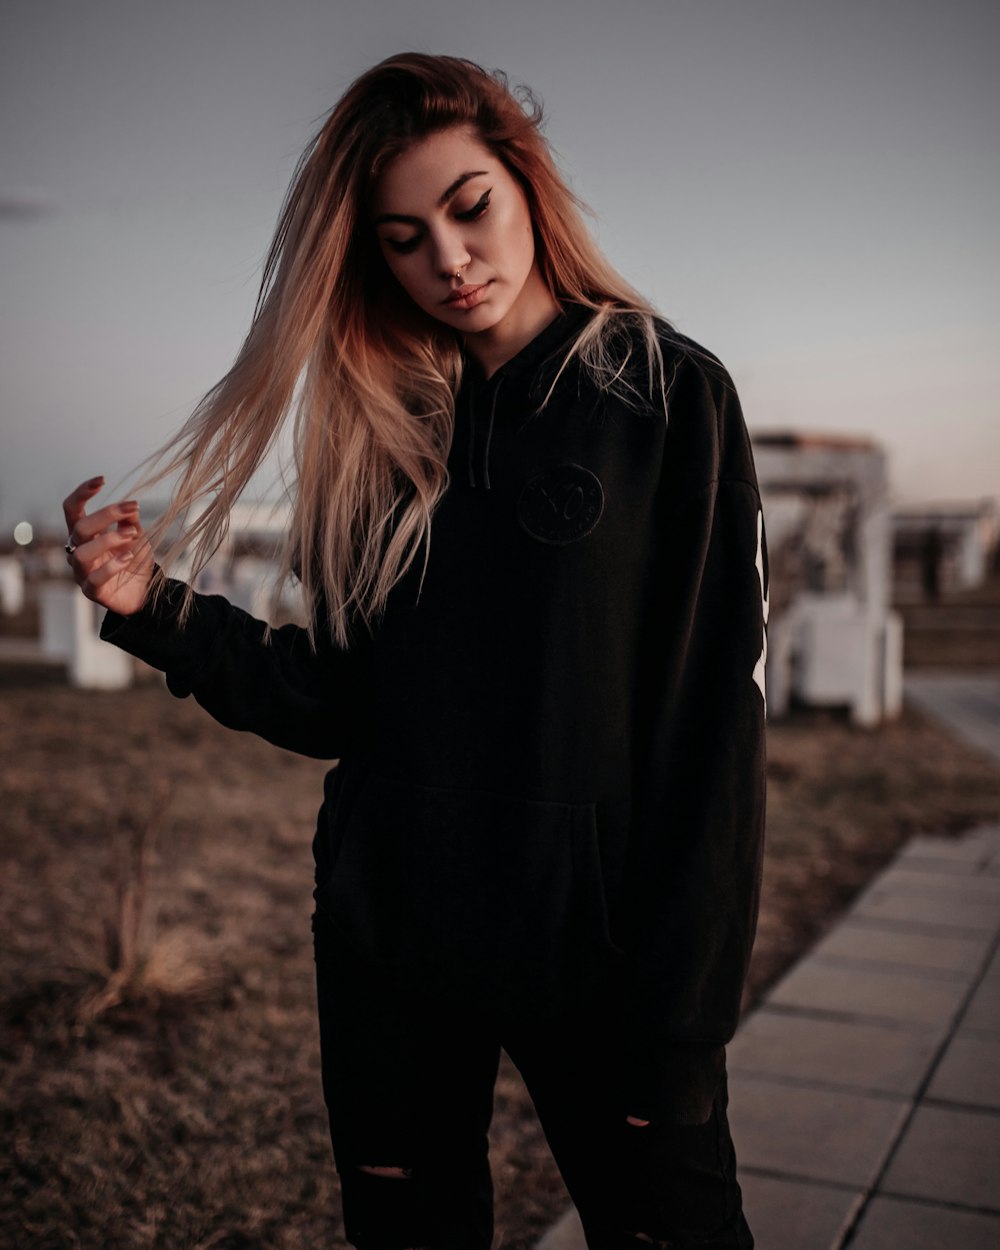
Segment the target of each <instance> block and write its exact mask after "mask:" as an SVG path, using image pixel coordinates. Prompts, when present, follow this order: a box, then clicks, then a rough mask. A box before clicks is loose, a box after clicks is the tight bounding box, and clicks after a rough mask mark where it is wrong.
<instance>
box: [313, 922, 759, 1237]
mask: <svg viewBox="0 0 1000 1250" xmlns="http://www.w3.org/2000/svg"><path fill="white" fill-rule="evenodd" d="M313 931H314V938H315V951H316V973H317V986H318V1000H319V1022H320V1037H321V1043H322V1061H323V1092H324V1095H325V1097H326V1103H327V1108H328V1110H329V1114H330V1131H331V1136H332V1139H333V1151H334V1157H335V1160H336V1164H337V1170H338V1172H339V1174H340V1180H341V1191H342V1196H343V1208H344V1224H345V1228H346V1234H347V1239H348V1240H349V1241H350V1242H351V1244H352V1245H355V1246H357V1247H358V1250H409V1248H411V1247H428V1248H430V1250H490V1246H491V1244H492V1240H493V1186H492V1181H491V1178H490V1169H489V1161H488V1156H487V1130H488V1128H489V1124H490V1119H491V1116H492V1112H493V1087H494V1083H495V1081H496V1075H497V1067H498V1064H499V1058H500V1048H501V1046H503V1048H504V1049H505V1050H506V1051H507V1053H508V1054H509V1055H510V1057H511V1059H512V1060H513V1062H514V1064H515V1065H516V1066H517V1068H518V1069H519V1071H520V1072H521V1075H522V1076H523V1078H524V1082H525V1084H526V1086H527V1088H528V1091H529V1093H530V1094H531V1097H532V1099H533V1100H534V1103H535V1108H536V1110H537V1112H538V1117H539V1120H540V1121H541V1124H542V1127H543V1129H544V1131H545V1135H546V1137H547V1138H548V1141H549V1145H550V1146H551V1148H552V1153H553V1155H554V1157H555V1160H556V1163H557V1164H558V1166H559V1169H560V1171H561V1172H562V1175H563V1178H564V1180H565V1182H566V1187H567V1189H568V1190H569V1192H570V1195H571V1196H572V1198H573V1201H574V1202H575V1203H576V1206H577V1209H578V1211H579V1213H580V1217H581V1219H582V1221H583V1226H584V1230H585V1232H586V1237H587V1245H588V1247H589V1250H627V1248H635V1247H647V1248H649V1247H654V1248H659V1250H688V1248H689V1247H690V1248H691V1250H695V1248H697V1250H752V1247H753V1244H754V1242H753V1237H752V1235H751V1233H750V1229H749V1227H748V1226H747V1223H746V1220H745V1218H744V1215H743V1210H742V1203H741V1195H740V1188H739V1185H738V1184H737V1181H736V1157H735V1153H734V1150H733V1143H732V1139H731V1137H730V1134H729V1125H728V1122H727V1119H726V1105H727V1091H726V1082H725V1077H724V1076H723V1079H722V1081H721V1083H720V1087H719V1091H718V1093H717V1095H716V1099H715V1104H714V1107H713V1111H712V1116H711V1118H710V1119H709V1120H708V1121H707V1122H706V1123H705V1124H701V1125H695V1126H683V1127H678V1126H671V1125H658V1124H656V1123H655V1122H654V1123H652V1124H650V1125H649V1126H648V1127H635V1126H632V1125H629V1124H628V1123H627V1122H626V1120H625V1115H626V1112H625V1110H624V1109H623V1106H622V1100H621V1098H620V1097H618V1096H617V1093H616V1090H615V1082H614V1080H607V1079H602V1077H603V1076H606V1075H607V1074H609V1073H611V1074H613V1073H617V1072H619V1071H620V1066H619V1064H618V1062H617V1060H616V1054H615V1038H616V1036H617V1033H616V1021H617V1013H616V1012H614V1011H613V1010H612V1009H611V1008H610V1005H609V1001H608V997H607V996H606V995H600V996H595V998H594V1000H593V1001H591V1002H588V1003H586V1004H584V1005H581V1006H580V1007H579V1008H575V1009H574V1010H573V1011H572V1013H567V1014H566V1015H565V1016H563V1017H561V1018H559V1019H558V1020H556V1021H552V1020H547V1021H544V1022H538V1021H535V1022H525V1021H524V1020H517V1021H506V1022H505V1021H503V1020H491V1019H488V1018H487V1017H485V1016H484V1015H483V1014H482V1013H479V1012H474V1011H470V1010H469V1009H467V1008H465V1007H464V1006H463V1005H462V1004H461V1003H448V1002H443V1001H434V1002H430V1001H428V999H427V997H426V995H424V994H420V995H417V994H416V993H408V992H407V991H406V990H401V989H400V988H399V987H398V986H396V985H394V984H393V983H391V982H389V981H388V980H387V978H386V977H385V976H384V975H383V974H380V973H379V971H378V970H377V969H375V968H374V967H372V966H370V965H366V964H365V963H363V962H362V961H361V960H360V959H359V957H358V956H357V955H356V954H355V953H354V951H353V950H352V949H351V948H350V947H349V946H348V945H347V944H346V943H345V942H344V940H343V939H342V938H341V937H340V935H339V933H338V931H337V930H336V928H335V927H334V926H333V925H332V924H331V923H330V921H329V920H328V919H327V918H326V917H325V916H324V914H323V913H322V912H317V913H316V915H315V916H314V918H313ZM365 1168H378V1169H394V1170H395V1169H398V1170H399V1172H400V1174H399V1175H391V1176H385V1175H376V1174H372V1173H370V1172H366V1171H364V1170H363V1169H365Z"/></svg>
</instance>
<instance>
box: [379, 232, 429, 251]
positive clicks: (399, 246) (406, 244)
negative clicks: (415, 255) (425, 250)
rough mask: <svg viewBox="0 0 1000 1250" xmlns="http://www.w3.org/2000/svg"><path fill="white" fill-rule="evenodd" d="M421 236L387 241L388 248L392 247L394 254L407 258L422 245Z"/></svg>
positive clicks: (416, 235)
mask: <svg viewBox="0 0 1000 1250" xmlns="http://www.w3.org/2000/svg"><path fill="white" fill-rule="evenodd" d="M420 239H421V236H420V235H419V234H415V235H414V236H413V238H412V239H385V240H384V242H385V243H386V244H387V246H389V247H391V248H392V250H393V251H394V252H398V253H399V254H400V255H401V256H406V255H407V254H408V253H409V252H415V251H416V250H417V247H418V246H419V244H420Z"/></svg>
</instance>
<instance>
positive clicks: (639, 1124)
mask: <svg viewBox="0 0 1000 1250" xmlns="http://www.w3.org/2000/svg"><path fill="white" fill-rule="evenodd" d="M625 1120H626V1122H627V1123H628V1124H632V1125H634V1126H635V1127H636V1128H646V1126H647V1125H648V1124H649V1121H648V1120H640V1119H639V1117H638V1116H635V1115H627V1116H626V1117H625Z"/></svg>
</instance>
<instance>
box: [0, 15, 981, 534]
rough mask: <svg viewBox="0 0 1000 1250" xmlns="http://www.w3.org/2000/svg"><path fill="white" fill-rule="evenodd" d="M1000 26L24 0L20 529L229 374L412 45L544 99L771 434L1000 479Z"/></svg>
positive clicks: (958, 19)
mask: <svg viewBox="0 0 1000 1250" xmlns="http://www.w3.org/2000/svg"><path fill="white" fill-rule="evenodd" d="M998 46H1000V9H998V7H997V6H996V4H995V3H992V4H991V3H986V2H980V3H972V2H963V0H954V2H951V3H949V4H947V5H945V4H930V3H926V2H925V0H912V2H909V3H907V2H904V0H869V2H868V3H864V2H862V0H844V2H842V3H839V4H831V3H829V0H825V2H824V3H818V2H814V0H729V2H723V0H679V2H672V0H615V2H614V3H608V0H560V2H558V3H548V2H547V0H530V2H529V0H504V2H503V3H500V2H498V0H495V2H494V3H492V4H489V5H486V4H482V3H472V2H471V0H467V2H465V3H458V2H457V0H428V2H421V3H414V2H413V0H366V2H365V3H357V0H351V2H350V3H341V2H340V0H282V3H280V4H278V3H263V0H242V2H241V0H173V2H172V3H171V4H169V5H165V4H163V3H162V2H161V0H157V2H156V3H154V2H152V0H75V2H74V0H49V2H47V3H45V4H39V3H37V0H4V3H3V5H2V7H0V112H2V116H3V118H4V124H3V127H2V133H0V292H2V296H0V300H2V302H0V420H2V444H0V526H2V527H3V530H4V537H6V533H7V531H8V529H9V528H10V527H12V526H13V524H14V523H15V522H16V521H18V520H21V519H29V520H32V521H34V522H35V523H36V524H38V523H43V524H44V523H52V524H59V522H60V512H59V503H60V501H61V499H62V497H63V496H64V495H65V494H66V492H67V491H68V490H69V489H70V488H71V487H72V486H73V485H75V484H76V482H78V481H80V480H82V479H83V478H86V477H90V476H92V475H93V474H95V473H99V472H103V473H105V474H106V475H107V476H108V478H109V479H114V478H116V477H118V476H120V475H122V474H124V473H125V472H126V470H128V469H129V468H130V467H131V466H133V465H134V464H135V463H136V462H138V461H139V460H140V459H141V458H142V457H143V456H145V455H146V454H148V453H149V452H150V451H152V450H153V449H154V447H156V446H158V445H159V444H160V443H162V442H163V441H164V440H165V439H166V438H167V437H168V436H169V435H170V434H171V433H172V432H173V431H174V430H176V429H177V428H178V427H179V426H180V424H181V423H182V421H183V420H184V418H185V417H186V416H187V415H188V413H189V412H190V410H191V408H192V407H193V406H194V404H195V403H196V402H197V400H198V399H199V397H200V396H201V394H202V393H203V392H204V391H205V390H207V389H208V388H209V387H210V386H211V385H212V384H213V383H214V382H216V381H217V380H218V378H219V377H220V376H221V375H222V374H223V373H224V372H225V371H226V370H227V369H228V367H229V365H230V364H231V362H232V359H233V357H234V355H235V353H236V351H237V349H238V347H239V345H240V343H241V341H242V338H243V336H244V334H245V332H246V330H247V328H248V326H249V322H250V316H251V312H252V309H253V304H254V299H255V296H256V291H257V283H258V281H259V277H260V266H261V262H262V260H263V256H264V253H265V252H266V249H267V245H268V242H269V240H270V236H271V233H272V230H273V228H274V224H275V221H276V217H277V213H278V209H279V207H280V203H281V199H282V195H283V193H284V191H285V188H286V186H287V183H288V180H289V178H290V176H291V172H292V169H293V166H294V164H295V161H296V158H297V157H298V155H299V153H300V151H301V149H302V148H303V147H304V145H305V143H306V142H307V140H308V138H309V136H310V135H311V133H312V132H313V130H314V127H315V123H316V121H317V120H318V119H319V118H320V117H321V116H322V115H323V114H324V113H326V111H327V110H328V109H329V108H330V107H331V106H332V105H333V103H334V102H335V100H336V99H337V97H338V96H339V95H340V94H341V93H342V92H343V91H344V89H345V88H346V87H347V86H348V84H349V83H350V81H351V80H352V79H353V78H354V77H356V76H357V74H359V73H360V72H362V71H363V70H364V69H366V68H367V67H368V66H370V65H371V64H373V63H374V62H375V61H377V60H380V59H381V58H382V57H384V56H387V55H389V54H390V53H393V52H398V51H401V50H404V49H417V50H422V51H430V52H448V53H452V54H458V55H462V56H468V57H471V58H472V59H474V60H477V61H479V62H480V63H482V64H485V65H487V66H490V67H499V68H501V69H504V70H506V71H507V73H508V74H509V75H510V77H511V79H512V81H513V82H515V83H516V82H524V83H528V84H530V85H531V86H532V87H533V88H534V89H535V91H536V92H537V93H538V95H539V96H540V97H541V98H542V100H543V102H544V105H545V109H546V115H547V123H546V133H547V134H548V136H549V138H550V140H551V141H552V143H553V145H554V147H555V149H556V151H557V154H558V156H559V158H560V161H561V165H562V168H563V169H564V171H565V173H566V174H567V176H568V177H569V179H570V181H571V184H572V186H573V187H574V189H575V190H576V191H577V192H578V193H579V194H580V195H581V196H582V197H583V198H584V200H586V201H587V202H588V203H589V204H590V205H591V207H592V208H593V209H594V211H595V214H596V222H595V229H596V231H597V233H598V236H599V238H600V241H601V243H602V245H603V246H604V248H605V250H606V251H607V253H608V255H609V257H610V258H611V260H612V262H613V263H614V264H616V265H617V266H618V268H619V269H620V270H621V271H622V272H623V273H624V274H625V276H626V277H627V278H629V279H630V280H631V281H632V282H633V283H634V284H635V285H636V286H638V287H639V288H640V289H641V290H642V291H644V292H645V293H646V294H647V295H649V296H650V297H651V298H652V299H653V300H654V302H655V303H656V304H657V306H658V307H659V309H660V310H661V312H662V313H663V314H664V315H665V316H666V317H668V318H669V319H670V320H672V321H673V322H674V324H675V325H676V326H677V327H678V329H680V330H682V331H683V332H684V333H686V334H689V335H691V336H692V337H694V338H695V339H698V340H699V341H700V342H702V343H703V344H704V345H705V346H706V347H708V348H710V349H711V350H712V351H714V352H715V353H716V354H717V355H719V356H720V357H721V358H722V359H723V360H724V361H725V363H726V364H727V365H728V367H729V369H730V371H731V372H732V373H733V376H734V378H735V380H736V383H737V386H738V388H739V391H740V394H741V397H742V400H743V406H744V410H745V412H746V415H747V420H748V423H749V425H750V427H751V430H754V429H758V430H763V429H771V428H775V427H796V428H802V429H810V430H824V431H832V432H843V433H858V434H866V435H870V436H874V437H875V438H876V439H878V440H879V441H881V442H882V444H883V445H884V446H885V447H886V448H887V450H888V452H889V456H890V461H889V463H890V476H891V483H892V495H893V498H894V499H895V500H897V501H899V502H921V501H927V500H933V499H940V498H952V499H974V498H977V497H980V496H983V495H996V494H997V492H998V491H1000V400H998V386H997V382H998V372H1000V369H998V362H1000V310H998V307H997V292H998V291H1000V229H998V222H1000V86H998V82H1000V76H998V75H997V73H996V51H997V47H998Z"/></svg>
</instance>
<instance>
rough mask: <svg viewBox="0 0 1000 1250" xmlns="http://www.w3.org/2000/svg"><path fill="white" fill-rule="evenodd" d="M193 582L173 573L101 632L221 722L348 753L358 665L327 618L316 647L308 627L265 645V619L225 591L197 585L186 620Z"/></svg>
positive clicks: (280, 742)
mask: <svg viewBox="0 0 1000 1250" xmlns="http://www.w3.org/2000/svg"><path fill="white" fill-rule="evenodd" d="M185 589H186V587H185V584H184V583H183V582H181V581H177V580H175V579H173V578H168V579H167V581H166V585H165V587H164V593H163V595H162V596H161V598H160V599H159V600H158V601H157V602H156V604H155V605H151V604H150V603H147V604H146V605H145V606H144V607H143V608H141V609H140V610H139V611H138V612H136V613H134V614H133V615H131V616H120V615H118V614H117V613H115V612H108V613H107V615H106V616H105V618H104V621H103V623H102V625H101V637H102V638H103V639H104V640H105V641H106V642H111V643H113V644H114V645H115V646H116V647H121V648H122V650H124V651H128V652H129V653H130V654H131V655H134V656H137V657H138V658H139V659H141V660H144V661H145V662H146V663H147V664H149V665H151V666H152V667H153V668H157V669H160V670H161V671H162V672H163V673H165V674H166V679H167V688H168V689H169V690H170V692H171V694H174V695H176V696H177V697H178V698H185V697H187V696H188V695H192V694H193V695H194V697H195V699H196V700H197V702H198V703H200V704H201V706H202V707H203V708H205V709H206V711H208V712H209V713H211V715H212V716H213V717H214V718H215V719H216V720H217V721H219V722H220V724H223V725H226V726H227V727H228V728H230V729H239V730H246V731H249V732H250V733H255V734H257V735H259V736H260V737H261V738H264V739H266V740H267V741H268V742H272V743H274V745H275V746H279V747H284V748H285V749H286V750H289V751H295V752H297V753H298V754H300V755H309V756H312V757H314V758H316V759H339V758H340V756H341V755H342V754H343V753H344V752H345V750H346V749H347V747H348V745H349V743H350V742H351V741H352V740H353V737H354V735H355V732H356V730H357V728H358V722H359V719H360V714H361V708H362V699H361V694H360V690H359V676H358V671H357V670H358V664H357V663H356V662H355V657H354V655H353V653H352V652H349V651H346V650H342V649H340V648H338V647H336V646H335V645H334V644H333V642H332V641H331V640H330V638H329V635H328V633H327V632H326V629H325V623H324V622H323V620H322V618H320V619H318V621H317V628H316V650H315V651H313V650H312V648H311V647H310V645H309V637H308V633H307V631H306V630H305V629H303V628H302V627H300V626H298V625H283V626H281V627H280V628H279V629H275V630H272V632H271V638H270V641H269V642H267V643H265V642H264V636H265V629H266V626H265V624H264V622H263V621H260V620H257V619H256V618H255V617H253V616H250V615H249V614H248V613H246V612H244V611H243V610H242V609H240V608H237V607H235V606H234V605H233V604H231V603H230V602H229V601H228V600H227V599H224V598H223V597H222V596H221V595H204V594H198V593H196V594H195V596H194V603H193V606H192V610H191V614H190V616H189V617H188V619H187V621H185V623H184V625H183V626H181V625H179V623H178V613H179V611H180V606H181V602H182V599H183V595H184V591H185Z"/></svg>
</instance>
